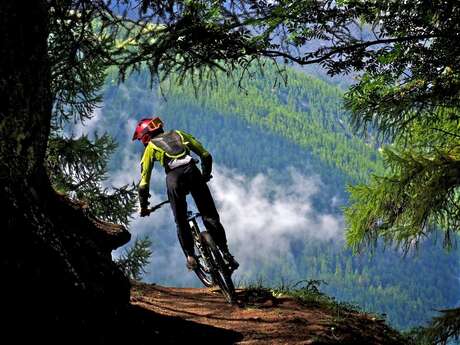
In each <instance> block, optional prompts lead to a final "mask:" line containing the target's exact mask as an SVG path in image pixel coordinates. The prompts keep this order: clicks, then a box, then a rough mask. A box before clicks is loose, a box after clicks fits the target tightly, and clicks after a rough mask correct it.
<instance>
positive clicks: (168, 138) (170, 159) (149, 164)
mask: <svg viewBox="0 0 460 345" xmlns="http://www.w3.org/2000/svg"><path fill="white" fill-rule="evenodd" d="M190 151H192V152H194V153H196V154H197V155H198V156H199V157H200V158H201V164H202V172H203V175H210V174H211V169H212V157H211V155H210V154H209V152H208V151H207V150H206V149H205V148H204V147H203V145H202V144H201V143H200V142H199V141H198V140H196V139H195V138H194V137H193V136H192V135H190V134H188V133H186V132H184V131H180V130H175V131H169V132H165V133H162V134H159V135H157V136H155V137H154V138H152V139H151V140H150V141H149V143H148V144H147V146H146V147H145V150H144V154H143V156H142V160H141V180H140V182H139V189H144V190H145V189H146V190H147V191H148V190H149V186H150V177H151V174H152V169H153V165H154V162H155V161H158V162H160V164H161V165H162V166H163V167H164V168H165V171H166V172H168V171H170V170H171V169H174V168H176V167H178V166H181V165H183V164H187V163H189V162H190V161H191V160H192V157H191V156H190Z"/></svg>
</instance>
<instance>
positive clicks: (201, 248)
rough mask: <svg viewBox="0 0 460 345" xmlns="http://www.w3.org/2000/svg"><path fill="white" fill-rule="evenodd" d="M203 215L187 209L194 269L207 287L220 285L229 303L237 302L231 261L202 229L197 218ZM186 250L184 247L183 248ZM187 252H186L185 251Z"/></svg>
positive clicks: (151, 210)
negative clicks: (195, 265) (191, 237)
mask: <svg viewBox="0 0 460 345" xmlns="http://www.w3.org/2000/svg"><path fill="white" fill-rule="evenodd" d="M168 202H169V201H163V202H161V203H159V204H157V205H155V206H153V207H151V208H149V213H152V212H155V211H156V210H157V209H159V208H160V207H161V206H163V205H164V204H166V203H168ZM200 217H201V215H200V214H199V213H197V212H191V211H187V220H188V222H189V225H190V229H191V231H192V235H193V242H194V246H195V258H196V261H197V264H198V265H197V268H196V269H194V272H195V274H196V275H197V277H198V279H200V281H201V282H202V283H203V285H204V286H206V287H212V286H215V285H217V286H219V288H220V291H221V292H222V294H223V295H224V297H225V299H226V300H227V302H229V303H235V302H236V294H235V286H234V284H233V281H232V278H231V275H232V270H231V268H230V265H229V263H228V262H227V261H226V260H225V259H224V256H223V255H222V252H221V251H220V249H219V247H218V246H217V245H216V244H215V242H214V240H213V238H212V236H211V234H210V233H209V231H206V230H205V231H201V230H200V227H199V226H198V222H197V219H198V218H200ZM182 250H184V248H182ZM184 253H185V252H184Z"/></svg>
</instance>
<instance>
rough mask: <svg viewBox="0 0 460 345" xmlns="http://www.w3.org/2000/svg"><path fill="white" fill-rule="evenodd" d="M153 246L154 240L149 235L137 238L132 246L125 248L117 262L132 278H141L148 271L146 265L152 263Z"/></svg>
mask: <svg viewBox="0 0 460 345" xmlns="http://www.w3.org/2000/svg"><path fill="white" fill-rule="evenodd" d="M151 246H152V241H151V240H150V238H149V237H148V236H146V237H144V238H141V239H139V238H136V240H135V241H134V244H133V245H132V246H131V248H129V249H125V252H124V253H123V254H122V255H120V257H119V258H118V259H117V260H115V263H116V264H117V265H118V267H120V269H121V270H122V271H123V272H124V274H125V275H126V276H127V277H129V278H130V279H134V280H141V278H142V275H143V274H144V273H146V271H145V267H146V266H147V265H148V264H149V263H150V257H151V256H152V250H151V249H150V248H151Z"/></svg>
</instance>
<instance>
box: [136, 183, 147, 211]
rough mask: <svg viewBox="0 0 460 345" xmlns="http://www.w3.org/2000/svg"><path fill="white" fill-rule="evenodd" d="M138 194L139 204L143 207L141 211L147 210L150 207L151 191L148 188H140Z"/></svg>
mask: <svg viewBox="0 0 460 345" xmlns="http://www.w3.org/2000/svg"><path fill="white" fill-rule="evenodd" d="M138 193H139V204H140V206H141V210H142V209H144V210H145V209H147V207H148V206H149V197H150V194H149V190H148V188H146V187H139V189H138Z"/></svg>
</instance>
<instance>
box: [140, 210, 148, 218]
mask: <svg viewBox="0 0 460 345" xmlns="http://www.w3.org/2000/svg"><path fill="white" fill-rule="evenodd" d="M140 214H141V217H146V216H148V215H150V211H149V210H148V209H147V208H141V212H140Z"/></svg>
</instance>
